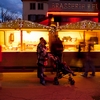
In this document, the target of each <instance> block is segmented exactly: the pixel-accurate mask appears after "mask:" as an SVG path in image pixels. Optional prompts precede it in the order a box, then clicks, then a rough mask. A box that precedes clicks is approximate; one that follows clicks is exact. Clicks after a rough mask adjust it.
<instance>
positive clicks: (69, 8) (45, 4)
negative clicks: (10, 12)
mask: <svg viewBox="0 0 100 100" xmlns="http://www.w3.org/2000/svg"><path fill="white" fill-rule="evenodd" d="M22 2H23V19H24V20H29V21H33V22H40V23H41V22H44V23H48V22H49V20H47V19H48V18H52V17H53V18H54V21H55V22H58V21H59V22H60V24H61V25H62V24H65V23H69V22H77V21H82V20H92V21H95V22H98V7H97V3H96V0H30V1H29V0H22Z"/></svg>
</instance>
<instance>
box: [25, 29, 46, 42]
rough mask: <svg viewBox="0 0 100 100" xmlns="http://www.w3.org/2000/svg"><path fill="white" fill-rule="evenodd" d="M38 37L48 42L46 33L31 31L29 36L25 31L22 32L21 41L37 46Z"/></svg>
mask: <svg viewBox="0 0 100 100" xmlns="http://www.w3.org/2000/svg"><path fill="white" fill-rule="evenodd" d="M40 37H43V38H44V39H45V40H46V41H48V32H43V31H42V32H41V31H31V32H30V34H27V31H23V41H24V42H27V43H29V44H30V43H33V42H35V43H36V44H37V43H38V42H39V38H40Z"/></svg>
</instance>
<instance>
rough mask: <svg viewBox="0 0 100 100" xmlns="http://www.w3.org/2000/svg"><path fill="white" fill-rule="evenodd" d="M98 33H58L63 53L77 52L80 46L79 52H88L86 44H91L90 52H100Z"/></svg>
mask: <svg viewBox="0 0 100 100" xmlns="http://www.w3.org/2000/svg"><path fill="white" fill-rule="evenodd" d="M99 34H100V33H99V32H92V31H71V30H69V31H68V30H67V31H62V32H59V33H58V36H59V38H60V39H61V40H62V41H63V45H64V52H66V51H78V48H79V44H81V51H83V52H85V51H86V52H87V51H88V44H89V43H91V51H100V36H99Z"/></svg>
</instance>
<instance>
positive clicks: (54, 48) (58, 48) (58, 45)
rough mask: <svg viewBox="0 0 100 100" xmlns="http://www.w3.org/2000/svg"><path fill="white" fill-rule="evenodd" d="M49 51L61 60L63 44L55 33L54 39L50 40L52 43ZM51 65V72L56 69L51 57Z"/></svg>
mask: <svg viewBox="0 0 100 100" xmlns="http://www.w3.org/2000/svg"><path fill="white" fill-rule="evenodd" d="M50 52H51V54H52V55H53V56H55V57H58V58H59V60H60V62H61V61H62V54H63V44H62V41H61V40H60V39H59V37H58V36H57V35H55V37H54V41H52V43H51V46H50ZM51 67H52V68H53V69H52V70H51V73H52V74H53V72H54V71H55V70H56V66H55V64H54V61H53V60H52V59H51Z"/></svg>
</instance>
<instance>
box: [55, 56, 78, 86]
mask: <svg viewBox="0 0 100 100" xmlns="http://www.w3.org/2000/svg"><path fill="white" fill-rule="evenodd" d="M54 64H55V65H56V76H55V78H54V84H55V85H59V81H58V79H61V78H62V77H63V76H64V75H66V74H68V76H69V78H68V81H69V83H70V84H71V85H74V84H75V81H74V79H73V78H72V76H76V75H75V74H74V72H73V71H72V70H71V69H70V67H69V66H67V64H66V62H61V61H60V60H59V58H58V57H54Z"/></svg>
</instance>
